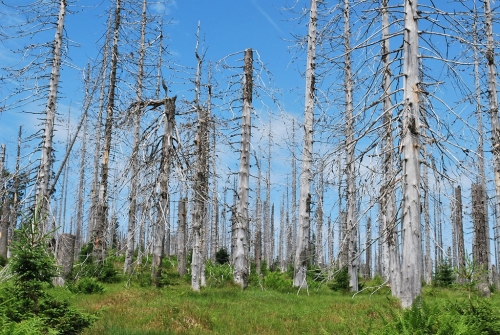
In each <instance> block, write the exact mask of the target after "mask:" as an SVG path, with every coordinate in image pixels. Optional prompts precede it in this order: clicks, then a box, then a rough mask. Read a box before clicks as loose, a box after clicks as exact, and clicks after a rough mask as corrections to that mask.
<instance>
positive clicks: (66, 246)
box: [52, 234, 75, 287]
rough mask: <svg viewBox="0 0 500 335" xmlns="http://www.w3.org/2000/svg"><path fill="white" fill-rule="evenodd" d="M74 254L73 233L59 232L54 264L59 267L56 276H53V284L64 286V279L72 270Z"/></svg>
mask: <svg viewBox="0 0 500 335" xmlns="http://www.w3.org/2000/svg"><path fill="white" fill-rule="evenodd" d="M74 256H75V235H71V234H61V235H60V236H59V241H58V243H57V252H56V265H57V266H58V267H59V269H60V270H59V271H60V272H59V273H58V276H56V277H54V279H53V280H52V281H53V284H54V285H55V286H59V287H61V286H64V284H65V283H66V279H68V276H69V275H70V274H71V270H73V261H74V258H75V257H74Z"/></svg>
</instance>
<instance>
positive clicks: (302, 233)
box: [293, 0, 318, 288]
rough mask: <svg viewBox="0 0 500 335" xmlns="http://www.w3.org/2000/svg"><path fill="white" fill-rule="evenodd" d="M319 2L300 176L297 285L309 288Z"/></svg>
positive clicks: (313, 21)
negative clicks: (308, 266)
mask: <svg viewBox="0 0 500 335" xmlns="http://www.w3.org/2000/svg"><path fill="white" fill-rule="evenodd" d="M317 11H318V9H317V0H311V6H310V10H309V28H308V32H307V63H306V92H305V109H304V137H303V148H302V172H301V175H300V197H299V227H298V232H297V233H298V238H297V250H296V253H295V263H294V276H293V286H294V287H301V288H307V280H306V275H307V263H308V261H309V259H308V258H307V250H308V249H309V232H310V219H311V218H310V215H311V180H312V171H311V168H312V154H313V123H314V96H315V86H314V82H315V74H314V70H315V67H316V27H317V20H318V13H317Z"/></svg>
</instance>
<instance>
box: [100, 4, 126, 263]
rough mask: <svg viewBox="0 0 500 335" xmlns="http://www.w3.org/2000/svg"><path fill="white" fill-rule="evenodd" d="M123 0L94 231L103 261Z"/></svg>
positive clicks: (117, 20) (116, 26)
mask: <svg viewBox="0 0 500 335" xmlns="http://www.w3.org/2000/svg"><path fill="white" fill-rule="evenodd" d="M120 11H121V0H116V8H115V21H114V29H113V49H112V52H111V68H110V75H109V88H108V103H107V108H106V123H105V125H104V146H103V150H102V162H101V180H100V183H99V198H98V202H97V211H96V214H97V218H96V222H95V224H96V225H95V227H94V232H93V243H94V250H93V254H94V259H95V260H96V261H97V262H102V261H103V259H104V256H105V255H104V254H105V236H106V235H105V234H106V230H107V227H108V179H109V156H110V152H111V139H112V133H113V123H114V119H113V112H114V109H115V89H116V72H117V68H118V37H119V32H120V18H121V13H120Z"/></svg>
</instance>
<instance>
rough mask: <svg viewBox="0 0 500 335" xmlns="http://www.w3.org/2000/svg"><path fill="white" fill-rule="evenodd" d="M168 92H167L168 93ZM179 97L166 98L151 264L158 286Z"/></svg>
mask: <svg viewBox="0 0 500 335" xmlns="http://www.w3.org/2000/svg"><path fill="white" fill-rule="evenodd" d="M166 93H167V92H165V94H166ZM176 99H177V97H173V98H170V99H165V104H164V108H165V130H164V133H163V141H162V142H163V144H162V151H161V165H160V176H159V177H158V179H159V184H160V199H159V202H158V216H157V220H156V225H155V235H154V243H153V263H152V266H151V271H152V272H151V274H152V278H153V283H154V284H155V285H156V286H159V285H160V278H161V270H162V268H161V262H162V259H163V253H164V241H165V227H167V226H170V224H169V221H170V196H169V192H168V185H169V181H170V166H171V165H172V157H173V156H174V152H173V146H172V145H173V143H172V142H173V133H174V125H175V100H176Z"/></svg>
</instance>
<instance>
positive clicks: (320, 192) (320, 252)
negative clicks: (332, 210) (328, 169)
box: [316, 161, 325, 267]
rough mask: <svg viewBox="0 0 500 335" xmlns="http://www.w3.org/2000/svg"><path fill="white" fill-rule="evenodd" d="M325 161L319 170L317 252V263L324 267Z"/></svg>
mask: <svg viewBox="0 0 500 335" xmlns="http://www.w3.org/2000/svg"><path fill="white" fill-rule="evenodd" d="M323 170H324V162H323V161H321V162H320V167H319V171H318V174H319V176H318V190H317V193H318V205H317V207H316V254H317V258H316V260H317V264H318V266H319V267H323V266H324V265H325V264H324V261H323V260H324V257H323V198H324V195H325V190H324V177H323Z"/></svg>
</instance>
